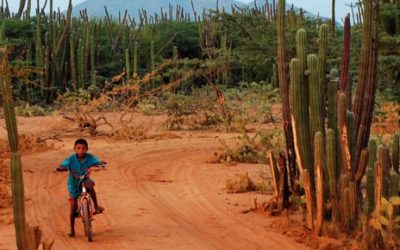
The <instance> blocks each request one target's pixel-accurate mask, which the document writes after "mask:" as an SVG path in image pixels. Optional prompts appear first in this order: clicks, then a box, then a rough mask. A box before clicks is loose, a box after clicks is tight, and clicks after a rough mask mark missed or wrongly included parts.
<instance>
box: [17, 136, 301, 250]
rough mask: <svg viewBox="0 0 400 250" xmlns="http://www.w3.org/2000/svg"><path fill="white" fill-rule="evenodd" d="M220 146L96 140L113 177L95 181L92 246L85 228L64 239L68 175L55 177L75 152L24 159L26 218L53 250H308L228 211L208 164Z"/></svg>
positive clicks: (101, 175) (219, 172) (99, 174)
mask: <svg viewBox="0 0 400 250" xmlns="http://www.w3.org/2000/svg"><path fill="white" fill-rule="evenodd" d="M217 146H218V143H216V139H214V138H201V139H199V138H184V139H171V140H162V141H158V142H157V141H147V142H142V143H118V144H111V143H108V142H106V141H104V140H92V141H91V153H93V154H96V155H99V156H100V158H102V159H105V160H106V161H107V162H108V163H109V168H108V170H105V171H96V172H94V173H93V178H94V179H95V180H96V183H97V186H96V191H97V192H98V196H99V201H100V204H102V205H104V206H105V208H106V210H105V213H104V214H102V215H98V216H96V217H95V221H94V222H93V231H94V242H93V243H88V242H87V241H86V240H85V238H84V233H83V229H82V227H83V226H82V223H81V221H80V220H77V221H76V225H75V227H76V231H77V237H76V238H74V239H70V238H67V237H66V233H67V232H68V229H69V225H68V213H69V204H68V200H67V198H68V194H67V189H66V181H67V175H66V173H55V172H54V169H55V167H56V166H57V164H58V163H59V162H60V161H61V160H62V159H64V158H65V157H66V156H67V155H68V154H70V153H71V151H70V150H66V149H61V150H57V151H53V152H47V153H41V154H35V155H30V156H26V157H24V158H23V161H24V166H25V169H27V170H29V173H25V181H26V185H25V186H26V189H27V191H26V193H27V196H28V197H30V199H28V201H27V211H28V218H29V219H30V221H32V222H34V223H35V224H39V225H40V227H41V228H42V230H43V231H44V234H45V235H47V236H48V237H50V238H54V239H55V240H56V242H55V246H54V247H55V249H88V247H90V249H96V250H101V249H110V248H111V249H301V248H304V247H303V246H301V245H299V244H297V243H295V242H294V240H292V239H290V238H287V237H285V236H283V235H280V234H277V233H274V232H271V231H268V230H266V229H265V228H264V227H263V226H262V225H261V224H260V223H252V220H254V217H251V216H249V215H244V214H239V213H236V212H234V211H233V210H232V209H230V208H229V206H227V205H226V204H225V201H224V200H223V198H222V197H220V196H219V193H220V192H222V191H221V185H223V183H224V181H225V179H221V178H223V176H224V174H225V173H224V171H226V170H223V169H219V168H218V165H213V166H210V165H207V164H205V163H204V162H205V159H207V158H208V156H209V155H211V154H212V153H213V150H215V149H216V147H217ZM257 219H259V220H264V219H265V218H262V217H259V218H257Z"/></svg>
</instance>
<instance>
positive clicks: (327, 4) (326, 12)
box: [9, 0, 357, 22]
mask: <svg viewBox="0 0 400 250" xmlns="http://www.w3.org/2000/svg"><path fill="white" fill-rule="evenodd" d="M84 1H85V0H73V1H72V3H73V4H74V5H77V4H79V3H81V2H84ZM238 1H240V2H244V3H249V2H253V1H254V0H238ZM44 2H45V1H44V0H42V1H41V4H43V3H44ZM56 2H57V3H54V8H55V9H57V8H60V9H61V10H65V9H66V8H67V5H68V0H57V1H56ZM257 2H259V3H260V2H261V1H260V0H259V1H257ZM262 2H264V1H262ZM355 2H357V1H356V0H336V21H338V22H341V19H342V18H343V17H344V16H346V14H347V13H349V12H350V11H351V10H350V7H349V5H350V3H355ZM286 3H287V4H294V5H295V6H297V7H301V8H303V9H304V10H307V11H309V12H311V13H313V14H316V15H317V14H318V13H319V14H320V16H323V17H330V16H331V1H321V0H286ZM9 5H10V9H11V11H13V12H16V11H17V9H18V6H19V1H10V2H9ZM34 9H36V1H32V10H34Z"/></svg>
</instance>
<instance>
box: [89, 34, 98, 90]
mask: <svg viewBox="0 0 400 250" xmlns="http://www.w3.org/2000/svg"><path fill="white" fill-rule="evenodd" d="M90 83H91V85H92V86H96V84H97V80H96V43H95V41H94V37H93V36H91V38H90Z"/></svg>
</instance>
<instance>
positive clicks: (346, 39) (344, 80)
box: [339, 15, 351, 108]
mask: <svg viewBox="0 0 400 250" xmlns="http://www.w3.org/2000/svg"><path fill="white" fill-rule="evenodd" d="M350 39H351V25H350V15H347V16H346V18H345V21H344V36H343V51H342V66H341V69H340V84H339V85H340V90H341V91H343V92H346V89H347V88H348V87H349V86H348V85H349V84H348V83H349V66H350ZM350 97H351V96H349V98H350ZM347 108H349V107H347Z"/></svg>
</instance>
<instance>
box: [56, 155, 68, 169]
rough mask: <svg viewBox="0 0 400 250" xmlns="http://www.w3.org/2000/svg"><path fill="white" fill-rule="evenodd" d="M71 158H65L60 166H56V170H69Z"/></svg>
mask: <svg viewBox="0 0 400 250" xmlns="http://www.w3.org/2000/svg"><path fill="white" fill-rule="evenodd" d="M69 159H70V158H69V157H68V158H67V159H65V160H64V161H63V162H62V163H61V164H60V166H59V167H58V168H56V171H58V172H66V171H68V170H69V166H70V160H69Z"/></svg>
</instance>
